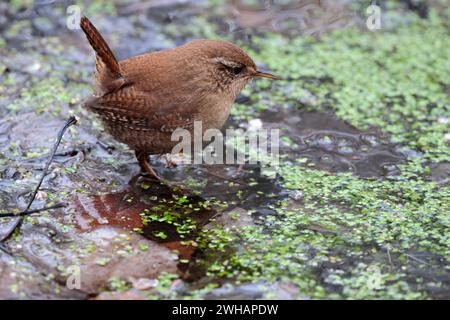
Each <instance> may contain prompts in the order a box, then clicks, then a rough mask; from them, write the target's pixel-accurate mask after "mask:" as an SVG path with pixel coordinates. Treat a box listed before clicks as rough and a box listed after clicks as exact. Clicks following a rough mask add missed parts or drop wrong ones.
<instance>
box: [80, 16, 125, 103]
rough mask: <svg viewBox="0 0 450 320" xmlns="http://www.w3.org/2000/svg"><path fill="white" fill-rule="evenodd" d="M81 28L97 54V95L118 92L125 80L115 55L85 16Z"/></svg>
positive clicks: (81, 21)
mask: <svg viewBox="0 0 450 320" xmlns="http://www.w3.org/2000/svg"><path fill="white" fill-rule="evenodd" d="M80 27H81V29H82V30H83V32H84V33H85V34H86V37H87V39H88V41H89V43H90V44H91V46H92V48H93V49H94V51H95V53H96V65H95V68H96V75H95V77H96V80H97V90H96V94H97V95H104V94H106V93H108V92H111V91H114V90H116V89H117V88H118V87H120V86H121V85H123V82H124V79H123V76H122V72H121V70H120V65H119V63H118V62H117V59H116V57H115V56H114V53H113V52H112V51H111V49H110V48H109V46H108V44H107V43H106V41H105V39H103V37H102V35H101V34H100V32H98V30H97V28H95V26H94V25H93V24H92V23H91V21H89V19H88V18H86V17H85V16H83V17H81V20H80Z"/></svg>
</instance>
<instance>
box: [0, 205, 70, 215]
mask: <svg viewBox="0 0 450 320" xmlns="http://www.w3.org/2000/svg"><path fill="white" fill-rule="evenodd" d="M65 207H67V203H58V204H55V205H53V206H49V207H43V208H40V209H34V210H29V211H22V212H19V213H14V212H1V213H0V218H6V217H24V216H29V215H30V214H33V213H38V212H42V211H48V210H53V209H58V208H65Z"/></svg>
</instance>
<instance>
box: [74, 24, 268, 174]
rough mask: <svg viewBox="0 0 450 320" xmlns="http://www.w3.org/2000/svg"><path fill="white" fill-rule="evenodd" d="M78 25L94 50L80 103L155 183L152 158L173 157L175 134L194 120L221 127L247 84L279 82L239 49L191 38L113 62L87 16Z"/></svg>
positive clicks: (189, 128) (110, 53)
mask: <svg viewBox="0 0 450 320" xmlns="http://www.w3.org/2000/svg"><path fill="white" fill-rule="evenodd" d="M80 26H81V29H82V30H83V31H84V33H85V34H86V37H87V39H88V41H89V43H90V45H91V46H92V48H93V49H94V51H95V53H96V65H95V86H94V95H93V96H92V97H90V98H88V99H87V100H86V101H85V102H84V104H83V106H84V107H85V108H87V109H88V110H89V111H92V112H94V113H95V114H97V115H98V116H99V117H100V119H101V121H102V123H103V125H104V128H105V130H106V131H107V132H108V133H110V134H111V135H112V136H113V137H114V138H115V139H116V140H118V141H120V142H122V143H125V144H127V145H128V146H129V147H130V148H131V149H133V150H134V151H135V154H136V158H137V160H138V162H139V165H140V167H141V169H142V170H143V171H144V172H147V173H148V174H150V175H151V176H152V177H154V178H156V179H158V180H161V178H160V177H159V176H158V175H157V174H156V172H155V171H154V170H153V168H152V166H151V165H150V163H149V156H150V155H154V154H166V153H170V152H171V150H172V148H173V147H174V146H175V145H176V144H177V143H178V142H177V141H172V140H171V135H172V132H173V131H174V130H176V129H177V128H183V129H187V130H190V131H191V132H192V131H193V127H194V121H201V122H202V129H203V131H205V130H207V129H210V128H216V129H220V128H222V126H223V125H224V123H225V121H226V120H227V118H228V116H229V114H230V108H231V106H232V104H233V103H234V101H235V99H236V97H237V96H238V94H239V93H240V92H241V90H242V89H243V88H244V86H245V85H246V84H247V83H248V82H249V81H250V80H252V79H254V78H259V77H263V78H269V79H273V80H276V79H277V77H276V76H274V75H272V74H270V73H264V72H260V71H258V70H257V67H256V65H255V63H254V62H253V60H252V59H251V58H250V57H249V56H248V55H247V54H246V53H245V52H244V51H243V50H242V49H241V48H239V47H238V46H236V45H234V44H232V43H230V42H226V41H218V40H205V39H201V40H194V41H192V42H190V43H187V44H185V45H182V46H179V47H176V48H173V49H167V50H162V51H156V52H149V53H145V54H142V55H138V56H134V57H131V58H128V59H125V60H122V61H117V59H116V58H115V56H114V54H113V52H112V51H111V49H110V48H109V46H108V44H107V43H106V41H105V40H104V39H103V37H102V36H101V34H100V33H99V32H98V30H97V29H96V28H95V27H94V25H93V24H92V23H91V22H90V21H89V19H88V18H86V17H82V18H81V21H80ZM191 136H193V134H192V135H191Z"/></svg>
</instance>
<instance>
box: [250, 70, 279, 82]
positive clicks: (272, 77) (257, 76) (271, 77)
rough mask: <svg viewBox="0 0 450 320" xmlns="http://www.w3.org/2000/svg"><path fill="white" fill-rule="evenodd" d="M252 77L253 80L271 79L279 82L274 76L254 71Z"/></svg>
mask: <svg viewBox="0 0 450 320" xmlns="http://www.w3.org/2000/svg"><path fill="white" fill-rule="evenodd" d="M253 76H254V77H255V78H268V79H272V80H280V78H278V77H277V76H274V75H273V74H270V73H267V72H261V71H256V72H255V74H254V75H253Z"/></svg>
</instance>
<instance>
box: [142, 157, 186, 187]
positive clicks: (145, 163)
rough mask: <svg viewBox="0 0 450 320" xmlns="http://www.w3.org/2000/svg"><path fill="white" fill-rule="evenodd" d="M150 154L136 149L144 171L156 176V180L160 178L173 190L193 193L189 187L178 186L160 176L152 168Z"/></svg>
mask: <svg viewBox="0 0 450 320" xmlns="http://www.w3.org/2000/svg"><path fill="white" fill-rule="evenodd" d="M148 156H149V154H148V153H146V152H142V151H136V158H137V160H138V162H139V165H140V166H141V169H142V171H144V172H146V173H148V174H149V175H150V176H151V177H152V178H155V179H156V180H158V181H159V183H161V184H164V185H166V186H167V187H169V188H171V189H172V192H176V193H181V194H183V195H184V194H190V193H193V191H192V190H190V189H188V188H184V187H181V186H178V185H176V184H174V183H172V182H170V181H167V180H166V179H164V178H162V177H160V176H158V174H157V173H156V172H155V170H154V169H153V168H152V166H151V165H150V163H149V162H148Z"/></svg>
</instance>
